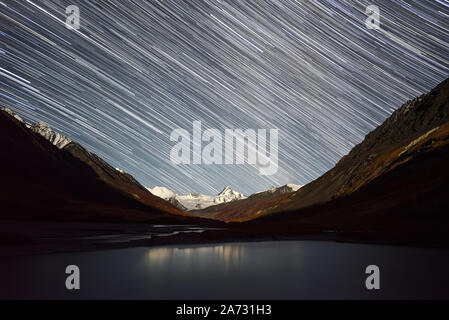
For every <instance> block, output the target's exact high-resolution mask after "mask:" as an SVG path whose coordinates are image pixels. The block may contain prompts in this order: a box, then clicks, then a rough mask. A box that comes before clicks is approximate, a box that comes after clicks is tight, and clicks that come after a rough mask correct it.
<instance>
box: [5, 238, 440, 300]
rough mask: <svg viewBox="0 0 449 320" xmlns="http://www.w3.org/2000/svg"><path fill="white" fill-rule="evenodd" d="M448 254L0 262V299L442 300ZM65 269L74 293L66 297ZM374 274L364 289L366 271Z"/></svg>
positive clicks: (118, 253)
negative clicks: (74, 271) (71, 271)
mask: <svg viewBox="0 0 449 320" xmlns="http://www.w3.org/2000/svg"><path fill="white" fill-rule="evenodd" d="M448 253H449V251H448V250H445V249H427V248H411V247H395V246H381V245H368V244H349V243H337V242H320V241H276V242H249V243H229V244H209V245H204V244H203V245H179V246H165V247H135V248H128V249H116V250H104V251H93V252H75V253H64V254H47V255H34V256H21V257H14V258H0V297H1V298H2V299H5V298H32V299H34V298H41V299H49V298H61V299H80V298H84V299H86V298H87V299H117V298H120V299H354V298H356V299H396V298H449V273H448V271H447V270H449V254H448ZM67 265H77V266H78V267H79V269H80V284H81V289H80V290H67V289H66V287H65V279H66V277H67V276H68V275H67V274H65V269H66V266H67ZM368 265H377V266H378V267H379V269H380V289H379V290H367V289H366V286H365V279H366V278H367V276H368V275H367V274H365V269H366V267H367V266H368Z"/></svg>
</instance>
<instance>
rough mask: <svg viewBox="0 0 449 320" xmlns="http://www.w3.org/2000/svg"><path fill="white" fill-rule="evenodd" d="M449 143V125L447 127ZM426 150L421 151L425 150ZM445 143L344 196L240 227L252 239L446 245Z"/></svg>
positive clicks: (448, 155)
mask: <svg viewBox="0 0 449 320" xmlns="http://www.w3.org/2000/svg"><path fill="white" fill-rule="evenodd" d="M444 131H445V132H444V133H445V140H446V141H448V140H449V125H446V126H445V130H444ZM423 147H425V146H423ZM448 164H449V144H448V143H446V144H445V145H444V146H442V147H439V148H435V149H433V150H431V151H428V152H421V153H419V152H418V153H417V154H416V156H415V157H413V158H412V159H411V160H410V161H407V162H405V163H403V164H402V165H400V166H397V167H395V168H393V169H391V170H390V171H388V172H387V173H385V174H384V175H382V176H380V177H378V178H376V179H374V180H372V181H370V182H369V183H367V184H366V185H364V186H363V187H361V188H359V189H357V190H356V191H355V192H353V193H351V194H350V195H348V196H344V197H340V198H337V199H334V200H331V201H328V202H326V203H322V204H317V205H313V206H309V207H307V208H303V209H299V210H294V211H290V212H281V213H277V214H271V215H266V216H264V217H261V218H259V219H255V220H253V221H250V222H246V223H243V224H240V227H237V228H242V229H241V230H242V231H241V232H242V233H247V234H248V235H252V236H261V235H264V236H273V237H295V236H296V237H297V236H304V235H319V234H323V236H325V237H327V238H329V237H330V236H333V237H335V239H341V240H344V239H352V240H357V241H365V240H366V241H369V242H379V243H398V244H419V245H437V246H449V201H448V199H449V189H448V188H447V185H448V183H449V170H448Z"/></svg>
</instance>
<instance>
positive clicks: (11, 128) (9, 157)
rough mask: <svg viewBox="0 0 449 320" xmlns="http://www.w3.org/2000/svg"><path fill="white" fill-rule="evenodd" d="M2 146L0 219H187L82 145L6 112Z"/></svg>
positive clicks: (0, 127)
mask: <svg viewBox="0 0 449 320" xmlns="http://www.w3.org/2000/svg"><path fill="white" fill-rule="evenodd" d="M0 148H1V150H2V155H1V157H0V166H1V171H2V173H1V178H2V179H1V184H0V203H1V207H2V210H1V212H0V218H2V219H14V220H22V219H32V220H41V219H51V220H86V221H128V222H138V221H153V220H154V221H161V220H162V221H177V222H180V221H184V220H185V219H188V218H187V217H182V216H180V215H173V214H170V213H176V214H183V213H182V212H181V211H180V210H178V209H177V208H175V207H174V206H173V205H171V204H169V203H167V202H165V201H163V200H162V199H159V198H158V197H155V196H153V195H151V194H150V193H149V192H147V191H146V190H145V189H143V187H142V186H140V185H139V184H138V183H137V181H135V180H134V179H133V178H132V177H131V176H129V175H125V174H121V173H120V172H118V171H117V170H115V169H113V168H112V167H110V166H109V165H108V164H106V163H105V162H104V161H103V160H101V159H100V158H98V157H97V156H95V155H94V154H93V153H90V152H88V151H87V150H85V149H84V148H83V147H81V146H80V145H78V144H75V143H71V144H70V145H68V146H67V147H66V148H64V149H58V148H57V147H55V146H54V145H52V144H51V143H50V142H48V141H47V140H46V139H45V138H43V137H42V136H41V135H39V134H37V133H35V132H33V131H32V130H29V129H28V128H27V127H26V126H25V124H24V123H22V122H20V121H18V120H17V119H15V118H14V117H13V116H11V115H9V114H7V113H6V112H0ZM136 199H137V200H139V201H137V200H136ZM189 221H190V220H189Z"/></svg>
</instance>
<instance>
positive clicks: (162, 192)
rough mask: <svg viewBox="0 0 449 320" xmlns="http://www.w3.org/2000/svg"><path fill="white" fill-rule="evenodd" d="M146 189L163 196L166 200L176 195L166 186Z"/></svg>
mask: <svg viewBox="0 0 449 320" xmlns="http://www.w3.org/2000/svg"><path fill="white" fill-rule="evenodd" d="M146 189H147V190H148V191H150V192H151V193H152V194H154V195H155V196H157V197H159V198H162V199H164V200H169V199H170V198H172V197H174V196H176V194H175V193H174V192H173V191H171V190H169V189H167V188H166V187H154V188H146Z"/></svg>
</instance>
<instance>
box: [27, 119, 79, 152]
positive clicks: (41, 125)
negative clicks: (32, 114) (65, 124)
mask: <svg viewBox="0 0 449 320" xmlns="http://www.w3.org/2000/svg"><path fill="white" fill-rule="evenodd" d="M30 129H31V130H33V131H34V132H36V133H39V134H40V135H41V136H43V137H44V138H45V139H47V140H48V141H50V142H51V143H52V144H53V145H55V146H56V147H58V148H59V149H62V148H64V147H65V146H66V145H68V144H69V143H70V142H71V140H70V139H69V138H67V137H66V136H63V135H62V134H59V133H56V132H54V131H53V129H52V128H50V127H49V126H48V125H47V124H46V123H45V122H42V121H40V122H38V123H36V124H33V125H32V126H31V127H30Z"/></svg>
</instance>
